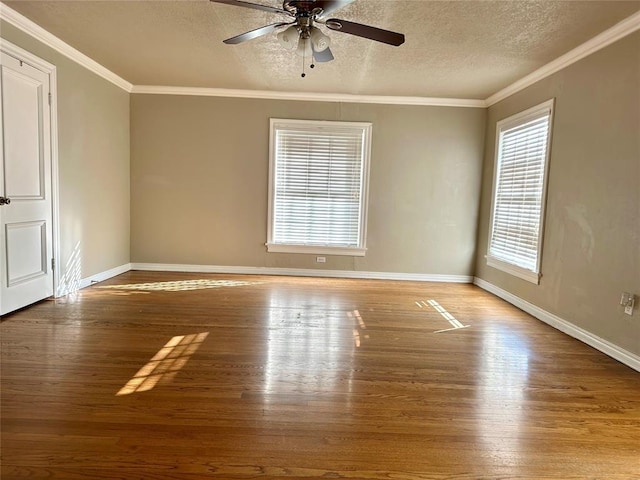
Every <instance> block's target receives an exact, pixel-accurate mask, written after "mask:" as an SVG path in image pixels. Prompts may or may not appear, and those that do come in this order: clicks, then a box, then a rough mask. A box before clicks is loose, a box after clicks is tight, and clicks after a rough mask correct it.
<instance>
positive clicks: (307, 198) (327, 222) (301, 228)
mask: <svg viewBox="0 0 640 480" xmlns="http://www.w3.org/2000/svg"><path fill="white" fill-rule="evenodd" d="M370 130H371V124H362V123H350V122H314V121H302V120H297V121H293V120H276V119H272V121H271V172H270V180H271V183H270V223H269V238H268V239H267V246H268V250H269V251H287V252H309V253H311V252H313V253H334V254H348V255H364V249H365V238H364V236H365V219H366V215H365V214H366V195H367V184H368V179H367V175H368V163H369V143H370Z"/></svg>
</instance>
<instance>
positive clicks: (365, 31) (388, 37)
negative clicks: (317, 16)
mask: <svg viewBox="0 0 640 480" xmlns="http://www.w3.org/2000/svg"><path fill="white" fill-rule="evenodd" d="M325 25H326V26H327V28H329V29H331V30H335V31H336V32H344V33H348V34H350V35H355V36H357V37H363V38H368V39H370V40H375V41H376V42H382V43H387V44H389V45H394V46H396V47H397V46H399V45H402V44H403V43H404V35H403V34H402V33H396V32H392V31H390V30H383V29H381V28H376V27H371V26H369V25H362V24H361V23H354V22H348V21H346V20H339V19H337V18H332V19H330V20H327V21H326V22H325Z"/></svg>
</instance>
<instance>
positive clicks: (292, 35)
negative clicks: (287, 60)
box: [276, 25, 300, 50]
mask: <svg viewBox="0 0 640 480" xmlns="http://www.w3.org/2000/svg"><path fill="white" fill-rule="evenodd" d="M299 36H300V34H299V33H298V28H297V27H296V26H295V25H291V26H290V27H289V28H287V29H286V30H283V31H282V32H280V33H279V34H278V35H276V38H277V39H278V42H280V45H282V46H283V47H284V48H287V49H289V50H293V49H294V48H296V47H297V45H298V43H297V42H298V37H299Z"/></svg>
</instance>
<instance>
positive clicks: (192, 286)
mask: <svg viewBox="0 0 640 480" xmlns="http://www.w3.org/2000/svg"><path fill="white" fill-rule="evenodd" d="M260 283H262V282H244V281H238V280H207V279H200V280H177V281H174V282H152V283H131V284H128V285H104V286H100V287H96V288H102V289H109V290H142V291H147V292H150V291H161V292H184V291H188V290H204V289H207V288H223V287H246V286H249V285H259V284H260Z"/></svg>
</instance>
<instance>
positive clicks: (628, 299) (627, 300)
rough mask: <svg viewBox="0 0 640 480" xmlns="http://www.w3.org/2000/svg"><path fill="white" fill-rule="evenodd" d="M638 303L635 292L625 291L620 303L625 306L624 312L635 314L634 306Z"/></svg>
mask: <svg viewBox="0 0 640 480" xmlns="http://www.w3.org/2000/svg"><path fill="white" fill-rule="evenodd" d="M635 303H636V296H635V295H634V294H633V293H629V292H624V293H623V294H622V297H621V298H620V305H622V306H623V307H624V313H626V314H627V315H633V307H634V306H635Z"/></svg>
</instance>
